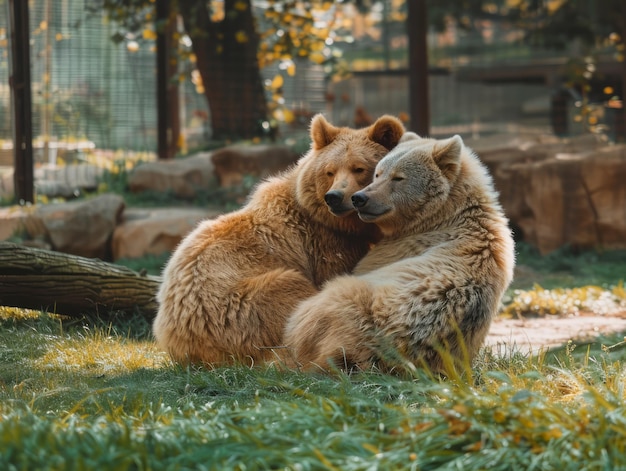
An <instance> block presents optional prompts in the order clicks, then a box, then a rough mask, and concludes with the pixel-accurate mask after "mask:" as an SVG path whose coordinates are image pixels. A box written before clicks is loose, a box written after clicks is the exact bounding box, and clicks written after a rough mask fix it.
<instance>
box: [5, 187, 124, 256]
mask: <svg viewBox="0 0 626 471" xmlns="http://www.w3.org/2000/svg"><path fill="white" fill-rule="evenodd" d="M123 210H124V200H123V199H122V197H121V196H118V195H113V194H104V195H100V196H98V197H96V198H92V199H89V200H81V201H72V202H69V203H56V204H48V205H39V206H12V207H8V208H2V209H1V210H0V227H1V228H2V229H0V240H8V239H11V238H13V237H17V238H23V239H26V243H27V244H28V245H34V246H38V247H42V248H51V249H53V250H57V251H59V252H65V253H70V254H74V255H80V256H83V257H91V258H101V259H103V260H106V259H110V258H111V254H110V252H111V250H110V242H111V236H112V235H113V230H114V229H115V227H116V226H117V225H118V224H119V221H120V218H121V214H122V211H123Z"/></svg>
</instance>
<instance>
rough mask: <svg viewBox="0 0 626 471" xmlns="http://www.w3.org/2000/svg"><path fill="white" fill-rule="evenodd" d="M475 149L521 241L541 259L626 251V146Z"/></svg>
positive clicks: (584, 140) (588, 139) (581, 143)
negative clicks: (564, 251)
mask: <svg viewBox="0 0 626 471" xmlns="http://www.w3.org/2000/svg"><path fill="white" fill-rule="evenodd" d="M474 149H475V150H477V151H478V153H479V155H480V157H481V159H482V160H483V162H485V164H486V165H487V166H488V167H489V169H490V171H491V174H492V175H493V178H494V184H495V186H496V189H497V190H498V191H499V193H500V201H501V203H502V206H503V207H504V210H505V213H506V214H507V216H508V217H509V219H510V221H511V225H512V227H513V228H514V230H515V231H516V236H517V238H518V239H522V240H524V241H526V242H529V243H531V244H532V245H534V246H536V247H537V248H538V249H539V250H540V252H541V253H548V252H550V251H552V250H555V249H557V248H559V247H562V246H564V245H570V246H573V247H578V248H605V249H612V248H615V249H617V248H622V249H623V248H626V205H625V204H624V202H625V201H626V185H624V181H626V146H623V145H607V144H605V143H604V142H603V141H602V139H600V138H598V137H596V136H593V135H588V136H580V137H578V138H576V139H566V140H559V141H554V140H552V141H549V142H544V143H541V142H529V141H526V142H525V143H517V145H510V146H503V147H500V148H497V147H493V148H490V149H489V148H486V149H483V150H482V151H481V150H480V145H478V146H475V147H474Z"/></svg>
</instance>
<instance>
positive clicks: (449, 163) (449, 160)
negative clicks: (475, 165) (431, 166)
mask: <svg viewBox="0 0 626 471" xmlns="http://www.w3.org/2000/svg"><path fill="white" fill-rule="evenodd" d="M462 152H463V139H461V136H459V135H458V134H457V135H455V136H454V137H451V138H450V139H444V140H442V141H438V142H437V143H436V144H435V146H434V147H433V160H434V161H435V163H436V164H437V166H438V167H439V168H440V169H441V172H442V173H443V174H444V176H445V177H446V178H447V179H448V180H454V179H455V178H456V176H457V175H458V174H459V171H460V170H461V153H462Z"/></svg>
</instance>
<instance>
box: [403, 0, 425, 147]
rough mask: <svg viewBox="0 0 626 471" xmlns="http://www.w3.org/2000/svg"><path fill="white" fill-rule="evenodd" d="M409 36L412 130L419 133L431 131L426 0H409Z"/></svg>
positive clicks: (423, 133)
mask: <svg viewBox="0 0 626 471" xmlns="http://www.w3.org/2000/svg"><path fill="white" fill-rule="evenodd" d="M407 3H408V7H409V8H408V18H407V35H408V38H409V116H410V118H411V122H410V123H409V130H410V131H414V132H416V133H417V134H419V135H420V136H428V135H429V133H430V101H429V90H428V43H427V33H428V13H427V8H426V0H408V1H407Z"/></svg>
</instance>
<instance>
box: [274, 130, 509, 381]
mask: <svg viewBox="0 0 626 471" xmlns="http://www.w3.org/2000/svg"><path fill="white" fill-rule="evenodd" d="M497 196H498V195H497V193H496V191H495V189H494V187H493V183H492V179H491V176H490V175H489V174H488V172H487V170H486V168H485V167H484V166H483V165H482V163H481V162H480V161H479V159H478V157H477V156H476V155H475V154H474V153H473V152H472V151H471V150H470V149H468V148H467V147H465V145H464V144H463V141H462V139H461V138H460V137H459V136H455V137H453V138H450V139H446V140H436V139H422V138H419V137H418V136H417V135H416V134H414V133H410V132H409V133H406V134H405V135H404V136H403V137H402V139H401V141H400V143H399V144H398V145H397V146H396V147H395V149H394V150H392V151H391V152H390V153H389V154H388V155H387V156H386V157H385V158H383V159H382V160H381V161H380V162H379V163H378V165H377V166H376V171H375V175H374V180H373V182H372V183H371V184H370V185H368V186H367V187H366V188H364V189H363V190H361V191H358V192H356V193H355V194H354V195H352V201H353V203H354V205H355V207H356V208H357V210H358V212H359V216H360V217H361V219H362V220H363V221H367V222H371V223H374V224H376V226H377V227H378V228H379V229H380V230H381V232H382V234H383V239H382V240H381V241H380V242H379V243H378V244H376V246H375V247H374V248H373V249H372V250H371V251H370V252H369V253H368V254H367V255H366V256H365V258H363V260H361V262H359V264H358V265H357V266H356V268H355V270H354V274H353V275H344V276H339V277H337V278H335V279H333V280H330V281H329V282H328V283H327V284H326V285H325V287H324V288H323V289H322V291H320V292H319V294H316V295H315V296H313V297H311V298H309V299H307V300H305V301H303V302H302V303H301V304H300V306H299V307H298V308H297V310H295V312H294V314H293V315H292V316H291V317H290V319H289V321H288V323H287V326H286V332H285V345H286V346H287V347H288V348H289V353H290V354H291V355H292V356H291V359H289V357H288V356H287V358H288V359H287V360H286V361H287V362H288V364H290V363H291V364H290V366H294V365H295V366H299V367H301V368H303V369H305V370H316V369H320V368H321V369H324V370H327V369H328V368H329V362H331V363H333V364H334V367H336V368H340V369H348V370H350V369H352V368H356V369H368V368H370V367H371V366H372V365H374V364H376V365H377V366H378V367H380V368H381V369H382V370H384V371H389V370H392V369H394V368H398V367H402V368H403V367H408V368H409V369H413V368H414V367H415V366H417V365H420V366H426V367H428V368H430V369H431V370H433V371H442V370H444V369H445V368H444V365H445V363H446V362H448V360H451V361H450V362H448V363H449V364H453V363H459V362H460V363H464V364H466V365H467V364H469V362H471V360H472V359H473V358H474V356H475V355H476V353H477V352H478V350H479V348H480V347H481V345H482V343H483V341H484V339H485V336H486V334H487V331H488V330H489V326H490V324H491V321H492V319H493V318H494V316H495V315H496V313H497V312H498V309H499V306H500V302H501V299H502V296H503V294H504V291H505V290H506V288H507V287H508V285H509V283H510V282H511V279H512V277H513V267H514V263H515V254H514V243H513V238H512V236H511V231H510V230H509V228H508V225H507V224H508V221H507V219H506V218H505V216H504V214H503V211H502V208H501V206H500V204H499V202H498V197H497ZM444 352H445V353H444Z"/></svg>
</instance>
